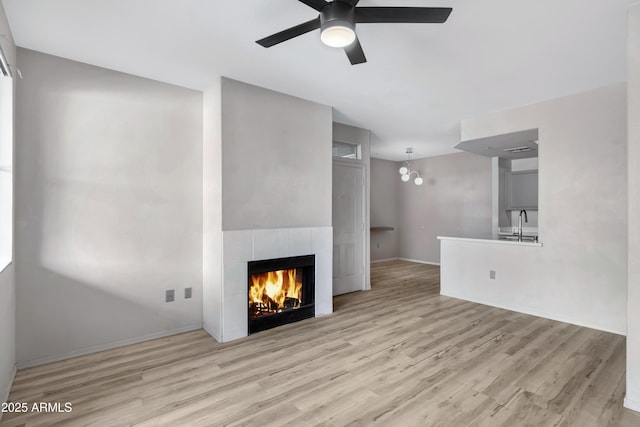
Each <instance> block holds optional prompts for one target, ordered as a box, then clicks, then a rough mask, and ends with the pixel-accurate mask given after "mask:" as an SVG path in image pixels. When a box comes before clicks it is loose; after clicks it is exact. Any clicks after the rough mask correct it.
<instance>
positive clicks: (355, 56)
mask: <svg viewBox="0 0 640 427" xmlns="http://www.w3.org/2000/svg"><path fill="white" fill-rule="evenodd" d="M344 51H345V52H346V54H347V57H348V58H349V61H351V65H356V64H362V63H364V62H367V58H366V57H365V56H364V50H362V46H361V45H360V40H358V39H357V38H356V41H354V42H353V43H351V44H350V45H349V46H347V47H345V48H344Z"/></svg>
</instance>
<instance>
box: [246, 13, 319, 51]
mask: <svg viewBox="0 0 640 427" xmlns="http://www.w3.org/2000/svg"><path fill="white" fill-rule="evenodd" d="M318 28H320V17H318V18H316V19H312V20H311V21H307V22H305V23H303V24H300V25H296V26H295V27H291V28H287V29H286V30H284V31H280V32H279V33H275V34H272V35H270V36H269V37H265V38H263V39H260V40H257V41H256V43H258V44H259V45H260V46H263V47H271V46H275V45H277V44H278V43H282V42H286V41H287V40H291V39H292V38H294V37H298V36H301V35H303V34H306V33H308V32H309V31H313V30H317V29H318Z"/></svg>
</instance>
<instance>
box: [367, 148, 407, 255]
mask: <svg viewBox="0 0 640 427" xmlns="http://www.w3.org/2000/svg"><path fill="white" fill-rule="evenodd" d="M399 168H400V167H399V166H398V163H397V162H392V161H390V160H382V159H371V227H393V231H372V232H371V260H372V261H379V260H384V259H393V258H398V254H399V252H398V236H399V234H400V230H399V229H398V227H399V222H398V215H399V210H400V207H399V206H398V201H399V196H398V190H399V186H400V183H402V182H401V181H400V174H399V173H398V169H399Z"/></svg>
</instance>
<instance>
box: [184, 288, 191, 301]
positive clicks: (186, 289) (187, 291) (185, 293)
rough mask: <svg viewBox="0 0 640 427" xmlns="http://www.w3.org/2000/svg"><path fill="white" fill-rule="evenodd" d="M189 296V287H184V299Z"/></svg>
mask: <svg viewBox="0 0 640 427" xmlns="http://www.w3.org/2000/svg"><path fill="white" fill-rule="evenodd" d="M189 298H191V288H184V299H189Z"/></svg>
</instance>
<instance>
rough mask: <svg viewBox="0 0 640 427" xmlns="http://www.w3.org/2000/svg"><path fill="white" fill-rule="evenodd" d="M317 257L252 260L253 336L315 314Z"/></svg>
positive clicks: (250, 328)
mask: <svg viewBox="0 0 640 427" xmlns="http://www.w3.org/2000/svg"><path fill="white" fill-rule="evenodd" d="M315 263H316V257H315V255H305V256H297V257H290V258H278V259H269V260H261V261H250V262H249V263H248V267H249V275H248V277H249V333H250V334H252V333H254V332H259V331H264V330H265V329H270V328H275V327H276V326H281V325H284V324H287V323H292V322H297V321H299V320H302V319H308V318H310V317H314V315H315V304H314V301H315Z"/></svg>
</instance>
